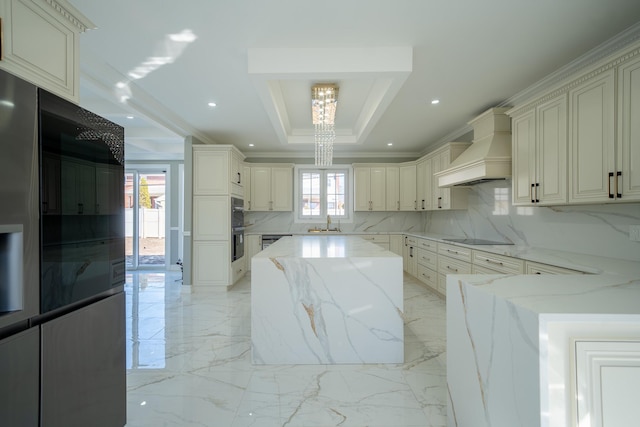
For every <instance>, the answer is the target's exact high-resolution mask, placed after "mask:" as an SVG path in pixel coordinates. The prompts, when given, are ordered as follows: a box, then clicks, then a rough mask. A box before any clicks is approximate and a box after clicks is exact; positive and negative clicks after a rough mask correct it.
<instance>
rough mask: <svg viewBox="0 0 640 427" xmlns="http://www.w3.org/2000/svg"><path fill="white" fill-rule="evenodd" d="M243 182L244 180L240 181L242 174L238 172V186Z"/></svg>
mask: <svg viewBox="0 0 640 427" xmlns="http://www.w3.org/2000/svg"><path fill="white" fill-rule="evenodd" d="M241 181H242V180H241V179H240V172H238V184H240V183H241Z"/></svg>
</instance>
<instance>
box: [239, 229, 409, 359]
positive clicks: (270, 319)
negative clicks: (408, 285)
mask: <svg viewBox="0 0 640 427" xmlns="http://www.w3.org/2000/svg"><path fill="white" fill-rule="evenodd" d="M402 283H403V282H402V257H400V256H398V255H396V254H394V253H392V252H389V251H386V250H384V249H382V248H380V247H379V246H377V245H375V244H373V243H370V242H367V241H366V240H363V239H361V238H359V237H354V236H335V235H331V236H292V237H284V238H282V239H280V240H278V241H277V242H276V243H275V244H273V245H271V246H269V247H268V248H267V249H265V250H264V251H262V252H260V253H258V254H257V255H255V256H254V257H253V258H252V260H251V348H252V361H253V363H254V364H338V363H402V362H404V332H403V320H402V313H403V289H402Z"/></svg>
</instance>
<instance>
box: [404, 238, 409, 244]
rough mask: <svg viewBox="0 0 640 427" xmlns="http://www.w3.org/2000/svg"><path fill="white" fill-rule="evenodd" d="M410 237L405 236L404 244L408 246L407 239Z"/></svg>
mask: <svg viewBox="0 0 640 427" xmlns="http://www.w3.org/2000/svg"><path fill="white" fill-rule="evenodd" d="M408 238H409V237H407V236H404V245H405V246H407V239H408Z"/></svg>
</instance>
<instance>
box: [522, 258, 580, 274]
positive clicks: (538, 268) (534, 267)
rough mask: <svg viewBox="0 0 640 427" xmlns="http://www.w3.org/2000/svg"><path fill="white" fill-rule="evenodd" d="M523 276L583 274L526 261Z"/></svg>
mask: <svg viewBox="0 0 640 427" xmlns="http://www.w3.org/2000/svg"><path fill="white" fill-rule="evenodd" d="M525 274H584V272H582V271H578V270H571V269H569V268H563V267H556V266H555V265H548V264H541V263H538V262H531V261H527V265H526V272H525Z"/></svg>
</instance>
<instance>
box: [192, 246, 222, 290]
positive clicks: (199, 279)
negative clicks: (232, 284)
mask: <svg viewBox="0 0 640 427" xmlns="http://www.w3.org/2000/svg"><path fill="white" fill-rule="evenodd" d="M192 259H193V264H192V273H191V277H192V281H193V285H194V286H198V285H209V286H211V285H214V286H215V285H217V286H224V287H225V288H226V286H227V285H229V260H230V259H231V250H230V247H229V242H227V241H194V242H193V254H192Z"/></svg>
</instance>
